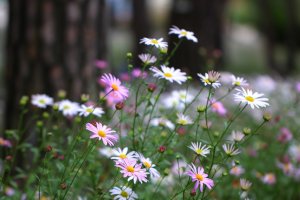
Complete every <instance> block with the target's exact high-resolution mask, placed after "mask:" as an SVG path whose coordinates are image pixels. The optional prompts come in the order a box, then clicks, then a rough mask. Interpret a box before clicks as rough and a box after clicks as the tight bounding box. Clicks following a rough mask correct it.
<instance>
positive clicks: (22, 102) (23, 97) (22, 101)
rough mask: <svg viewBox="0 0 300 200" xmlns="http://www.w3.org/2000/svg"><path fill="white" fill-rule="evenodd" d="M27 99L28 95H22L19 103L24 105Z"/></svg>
mask: <svg viewBox="0 0 300 200" xmlns="http://www.w3.org/2000/svg"><path fill="white" fill-rule="evenodd" d="M28 101H29V97H28V96H22V98H21V99H20V105H21V106H25V105H26V104H27V103H28Z"/></svg>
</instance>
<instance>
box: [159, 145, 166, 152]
mask: <svg viewBox="0 0 300 200" xmlns="http://www.w3.org/2000/svg"><path fill="white" fill-rule="evenodd" d="M166 149H167V147H165V146H160V147H158V150H157V151H158V152H159V153H163V152H165V151H166Z"/></svg>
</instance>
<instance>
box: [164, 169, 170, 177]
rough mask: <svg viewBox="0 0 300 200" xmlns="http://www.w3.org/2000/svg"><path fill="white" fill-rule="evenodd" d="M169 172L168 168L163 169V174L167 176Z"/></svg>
mask: <svg viewBox="0 0 300 200" xmlns="http://www.w3.org/2000/svg"><path fill="white" fill-rule="evenodd" d="M169 173H170V170H169V169H168V168H166V169H165V170H164V175H165V176H168V174H169Z"/></svg>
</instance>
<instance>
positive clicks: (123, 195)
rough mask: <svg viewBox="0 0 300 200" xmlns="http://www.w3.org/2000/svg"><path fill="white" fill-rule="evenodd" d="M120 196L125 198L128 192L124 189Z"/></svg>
mask: <svg viewBox="0 0 300 200" xmlns="http://www.w3.org/2000/svg"><path fill="white" fill-rule="evenodd" d="M121 196H122V197H125V198H127V197H128V193H127V192H125V191H124V190H122V192H121Z"/></svg>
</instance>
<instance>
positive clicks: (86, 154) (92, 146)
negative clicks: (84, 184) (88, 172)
mask: <svg viewBox="0 0 300 200" xmlns="http://www.w3.org/2000/svg"><path fill="white" fill-rule="evenodd" d="M96 143H97V140H96V141H95V142H94V143H92V144H91V145H90V148H87V150H86V152H84V154H85V155H84V154H83V156H84V158H83V160H82V162H81V164H80V166H79V167H78V169H77V171H76V172H75V175H74V176H73V179H72V180H71V183H70V185H69V186H68V187H67V190H66V192H65V194H64V196H63V198H62V199H65V197H66V195H67V194H68V192H69V190H70V188H71V187H72V184H73V182H74V181H75V179H76V177H77V175H78V172H79V170H80V169H81V168H82V166H83V164H84V162H85V161H86V159H87V157H88V155H89V154H90V152H91V151H92V150H93V148H94V147H95V145H96Z"/></svg>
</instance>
